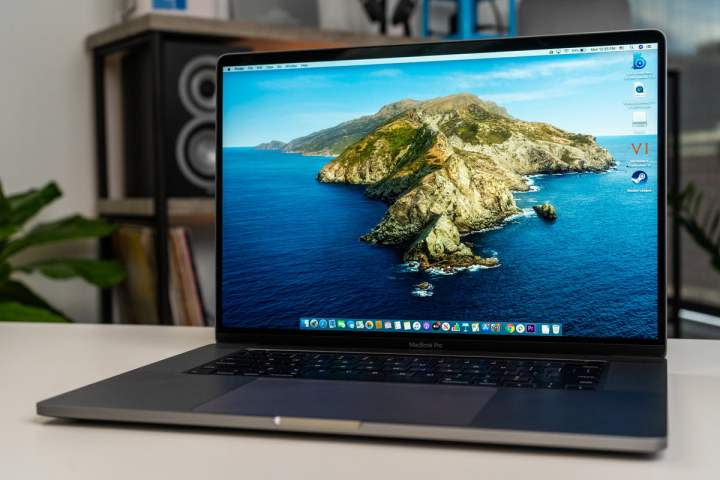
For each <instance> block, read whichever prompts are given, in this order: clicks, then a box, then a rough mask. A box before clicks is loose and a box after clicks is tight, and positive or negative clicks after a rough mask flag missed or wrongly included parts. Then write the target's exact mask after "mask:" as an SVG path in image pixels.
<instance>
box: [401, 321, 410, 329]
mask: <svg viewBox="0 0 720 480" xmlns="http://www.w3.org/2000/svg"><path fill="white" fill-rule="evenodd" d="M411 328H412V324H411V323H410V322H403V330H410V329H411Z"/></svg>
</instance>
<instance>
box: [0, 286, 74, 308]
mask: <svg viewBox="0 0 720 480" xmlns="http://www.w3.org/2000/svg"><path fill="white" fill-rule="evenodd" d="M0 302H17V303H22V304H23V305H29V306H31V307H38V308H42V309H45V310H50V311H51V312H53V313H55V314H56V315H60V316H61V317H64V315H63V313H62V312H60V311H59V310H57V309H55V308H54V307H53V306H52V305H50V304H49V303H47V302H46V301H45V300H44V299H43V298H42V297H40V296H39V295H37V294H36V293H35V292H33V291H32V290H30V289H29V288H28V287H27V286H25V284H23V283H22V282H19V281H17V280H9V281H7V282H3V283H0Z"/></svg>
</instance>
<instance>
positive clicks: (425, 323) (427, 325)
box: [422, 322, 430, 330]
mask: <svg viewBox="0 0 720 480" xmlns="http://www.w3.org/2000/svg"><path fill="white" fill-rule="evenodd" d="M422 327H423V330H430V322H423V325H422Z"/></svg>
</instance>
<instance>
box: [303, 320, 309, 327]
mask: <svg viewBox="0 0 720 480" xmlns="http://www.w3.org/2000/svg"><path fill="white" fill-rule="evenodd" d="M303 326H304V327H305V328H308V327H309V326H310V319H307V318H304V319H303Z"/></svg>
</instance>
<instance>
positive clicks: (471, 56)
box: [223, 43, 658, 73]
mask: <svg viewBox="0 0 720 480" xmlns="http://www.w3.org/2000/svg"><path fill="white" fill-rule="evenodd" d="M657 48H658V44H657V43H634V44H626V45H598V46H592V47H575V48H550V49H548V48H542V49H536V50H513V51H506V52H484V53H455V54H448V55H423V56H416V57H397V58H367V59H361V60H335V61H327V62H296V63H275V64H267V65H242V66H231V67H223V72H226V73H229V72H256V71H269V70H291V69H299V68H323V67H339V66H353V65H355V66H357V65H385V64H392V65H396V64H400V63H422V62H444V61H449V60H453V61H455V60H479V59H484V58H513V57H534V56H544V55H576V54H587V53H590V54H592V53H607V52H622V51H638V50H657Z"/></svg>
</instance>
